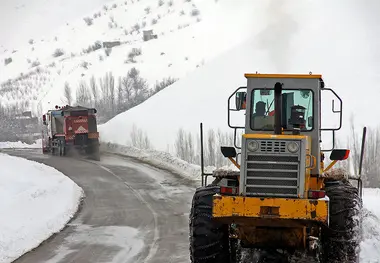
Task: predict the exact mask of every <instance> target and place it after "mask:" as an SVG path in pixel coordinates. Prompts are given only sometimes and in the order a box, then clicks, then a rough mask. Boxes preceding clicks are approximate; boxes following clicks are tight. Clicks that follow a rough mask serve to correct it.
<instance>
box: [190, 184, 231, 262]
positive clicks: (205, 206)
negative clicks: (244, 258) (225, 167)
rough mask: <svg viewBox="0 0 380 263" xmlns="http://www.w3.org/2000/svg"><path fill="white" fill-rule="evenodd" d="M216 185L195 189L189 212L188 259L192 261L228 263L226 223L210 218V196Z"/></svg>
mask: <svg viewBox="0 0 380 263" xmlns="http://www.w3.org/2000/svg"><path fill="white" fill-rule="evenodd" d="M216 193H219V187H218V186H206V187H200V188H198V189H197V190H196V192H195V194H194V197H193V202H192V206H191V212H190V221H189V227H190V237H189V238H190V260H191V262H192V263H221V262H223V263H230V252H229V232H228V225H223V224H221V223H218V222H215V221H214V220H213V219H212V196H213V195H214V194H216Z"/></svg>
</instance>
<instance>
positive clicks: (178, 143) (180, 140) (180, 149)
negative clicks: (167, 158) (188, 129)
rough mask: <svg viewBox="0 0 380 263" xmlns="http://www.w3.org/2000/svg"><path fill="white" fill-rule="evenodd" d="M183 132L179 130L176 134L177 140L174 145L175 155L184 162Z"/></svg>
mask: <svg viewBox="0 0 380 263" xmlns="http://www.w3.org/2000/svg"><path fill="white" fill-rule="evenodd" d="M185 137H186V135H185V131H184V130H183V129H182V128H180V129H179V130H178V132H177V139H176V141H175V143H174V145H175V150H176V155H177V157H179V158H180V159H182V160H186V145H185V141H186V139H185Z"/></svg>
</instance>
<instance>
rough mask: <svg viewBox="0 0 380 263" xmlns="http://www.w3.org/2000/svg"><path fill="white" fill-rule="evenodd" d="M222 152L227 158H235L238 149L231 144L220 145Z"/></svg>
mask: <svg viewBox="0 0 380 263" xmlns="http://www.w3.org/2000/svg"><path fill="white" fill-rule="evenodd" d="M220 149H221V151H222V154H223V156H224V157H226V158H235V157H236V149H235V148H234V147H230V146H227V147H226V146H222V147H220Z"/></svg>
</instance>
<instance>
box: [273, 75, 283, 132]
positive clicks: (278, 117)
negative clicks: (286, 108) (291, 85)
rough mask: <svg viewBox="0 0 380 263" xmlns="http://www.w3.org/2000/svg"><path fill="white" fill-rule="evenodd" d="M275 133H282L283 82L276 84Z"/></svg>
mask: <svg viewBox="0 0 380 263" xmlns="http://www.w3.org/2000/svg"><path fill="white" fill-rule="evenodd" d="M274 111H275V115H274V134H282V127H281V123H282V84H281V83H280V82H276V84H274Z"/></svg>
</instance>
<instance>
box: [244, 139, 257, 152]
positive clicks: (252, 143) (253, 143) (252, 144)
mask: <svg viewBox="0 0 380 263" xmlns="http://www.w3.org/2000/svg"><path fill="white" fill-rule="evenodd" d="M247 149H248V151H250V152H256V151H257V150H258V149H259V143H258V142H257V141H249V142H248V143H247Z"/></svg>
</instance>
